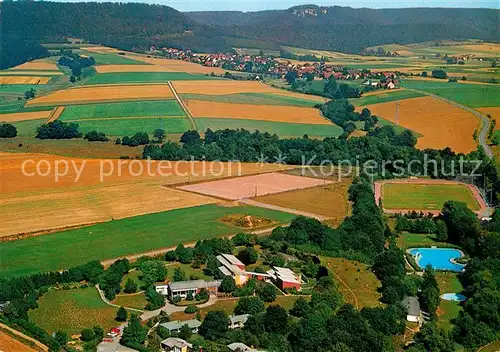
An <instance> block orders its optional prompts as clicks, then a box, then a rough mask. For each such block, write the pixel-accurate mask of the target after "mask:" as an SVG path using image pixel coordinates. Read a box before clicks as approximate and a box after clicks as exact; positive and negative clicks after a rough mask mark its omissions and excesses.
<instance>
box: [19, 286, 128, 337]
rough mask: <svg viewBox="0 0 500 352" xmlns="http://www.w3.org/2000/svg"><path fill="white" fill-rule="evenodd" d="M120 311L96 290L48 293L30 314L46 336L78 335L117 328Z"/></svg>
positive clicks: (40, 299)
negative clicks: (84, 330)
mask: <svg viewBox="0 0 500 352" xmlns="http://www.w3.org/2000/svg"><path fill="white" fill-rule="evenodd" d="M117 311H118V308H115V307H112V306H109V305H107V304H106V303H104V302H103V301H102V300H101V298H100V297H99V293H98V292H97V290H96V288H95V287H89V288H84V289H71V290H59V291H49V292H47V293H46V294H44V295H43V296H42V297H40V298H39V299H38V308H37V309H35V310H30V311H29V312H28V315H29V318H30V321H32V322H34V323H35V324H37V325H38V326H40V327H41V328H43V329H45V330H47V332H48V333H49V334H50V333H53V332H56V331H58V330H63V331H66V332H67V333H69V334H70V335H71V334H79V333H80V332H81V331H82V330H83V329H85V328H92V327H93V326H94V325H100V326H101V327H102V328H103V329H104V331H105V332H107V331H109V330H110V329H111V328H112V327H114V326H116V325H118V324H117V322H116V321H115V320H114V318H115V317H116V312H117Z"/></svg>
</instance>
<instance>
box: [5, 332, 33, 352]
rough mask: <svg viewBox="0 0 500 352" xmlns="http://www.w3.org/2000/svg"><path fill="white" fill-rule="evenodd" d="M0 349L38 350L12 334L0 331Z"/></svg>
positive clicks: (26, 351) (15, 351) (11, 350)
mask: <svg viewBox="0 0 500 352" xmlns="http://www.w3.org/2000/svg"><path fill="white" fill-rule="evenodd" d="M0 351H3V352H37V350H35V349H33V348H31V347H29V346H27V345H25V344H23V343H21V342H20V341H18V340H16V339H15V338H13V337H12V336H10V335H7V334H6V333H4V332H2V331H0Z"/></svg>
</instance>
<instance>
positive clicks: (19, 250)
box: [0, 204, 295, 312]
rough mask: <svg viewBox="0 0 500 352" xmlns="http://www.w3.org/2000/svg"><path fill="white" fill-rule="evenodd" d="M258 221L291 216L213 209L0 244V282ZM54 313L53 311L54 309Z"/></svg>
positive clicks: (206, 207) (182, 211) (194, 238)
mask: <svg viewBox="0 0 500 352" xmlns="http://www.w3.org/2000/svg"><path fill="white" fill-rule="evenodd" d="M230 215H233V216H234V215H241V216H246V215H249V216H257V217H262V218H266V219H269V220H271V221H272V222H273V224H276V225H279V224H283V223H287V222H290V221H291V220H292V219H293V218H294V217H295V216H294V215H292V214H288V213H284V212H279V211H274V210H269V209H262V208H256V207H251V206H233V207H227V206H217V205H213V204H209V205H202V206H198V207H193V208H184V209H175V210H170V211H166V212H161V213H154V214H147V215H141V216H134V217H130V218H126V219H120V220H115V221H108V222H104V223H99V224H96V225H92V226H87V227H82V228H78V229H73V230H67V231H61V232H57V233H53V234H50V235H43V236H36V237H30V238H26V239H22V240H17V241H10V242H0V252H1V253H2V260H1V261H0V274H1V275H2V277H6V276H17V275H26V274H31V273H36V272H46V271H51V270H58V269H64V268H68V267H71V266H75V265H79V264H84V263H86V262H88V261H91V260H102V259H112V258H118V257H122V256H125V255H129V254H136V253H146V252H148V251H151V250H158V249H163V248H170V247H172V246H176V245H178V244H180V243H188V242H193V241H198V240H200V239H204V238H213V237H218V236H225V235H230V234H236V233H238V232H241V231H242V230H243V229H242V228H240V227H237V226H234V225H232V224H228V223H224V222H221V221H220V219H221V218H223V217H224V216H230ZM54 311H57V310H53V312H54Z"/></svg>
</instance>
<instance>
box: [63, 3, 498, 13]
mask: <svg viewBox="0 0 500 352" xmlns="http://www.w3.org/2000/svg"><path fill="white" fill-rule="evenodd" d="M59 1H78V0H59ZM107 1H110V0H107ZM111 1H114V0H111ZM127 1H133V2H144V3H151V4H162V5H168V6H171V7H173V8H175V9H176V10H179V11H215V10H218V11H260V10H276V9H287V8H289V7H292V6H296V5H304V4H316V5H319V6H334V5H337V6H350V7H354V8H360V7H369V8H403V7H464V8H476V7H486V8H495V9H498V8H499V7H500V0H474V1H471V0H335V1H332V0H316V1H315V0H273V1H270V0H121V2H127Z"/></svg>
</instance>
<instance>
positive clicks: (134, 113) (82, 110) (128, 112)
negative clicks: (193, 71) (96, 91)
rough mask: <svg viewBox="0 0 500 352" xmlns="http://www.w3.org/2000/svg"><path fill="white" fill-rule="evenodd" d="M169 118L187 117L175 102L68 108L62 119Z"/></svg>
mask: <svg viewBox="0 0 500 352" xmlns="http://www.w3.org/2000/svg"><path fill="white" fill-rule="evenodd" d="M150 116H153V117H167V116H177V117H179V116H185V113H184V111H183V110H182V108H181V107H180V105H179V103H177V101H175V100H159V101H134V102H119V103H103V104H85V105H70V106H67V107H66V109H65V110H64V112H63V114H62V115H61V117H60V119H61V120H63V121H67V120H74V121H78V120H84V119H96V118H117V117H150Z"/></svg>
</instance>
